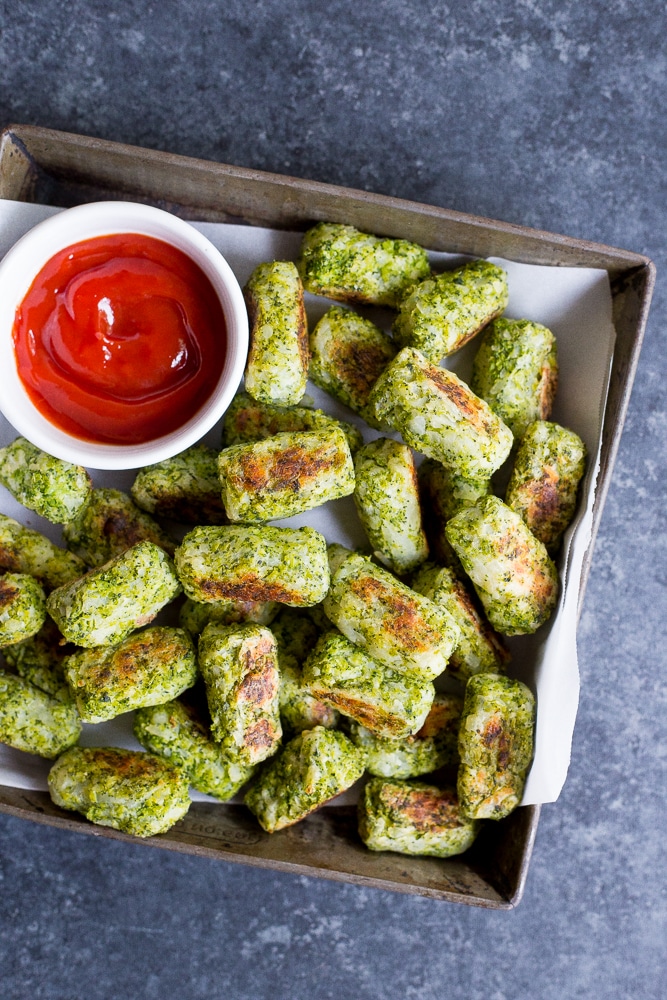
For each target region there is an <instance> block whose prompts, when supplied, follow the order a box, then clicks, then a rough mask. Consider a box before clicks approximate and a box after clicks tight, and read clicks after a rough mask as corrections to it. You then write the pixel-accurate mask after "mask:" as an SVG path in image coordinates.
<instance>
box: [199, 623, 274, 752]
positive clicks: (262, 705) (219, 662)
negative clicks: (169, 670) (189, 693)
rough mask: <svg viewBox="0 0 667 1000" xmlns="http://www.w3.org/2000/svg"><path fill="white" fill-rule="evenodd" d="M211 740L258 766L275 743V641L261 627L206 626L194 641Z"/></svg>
mask: <svg viewBox="0 0 667 1000" xmlns="http://www.w3.org/2000/svg"><path fill="white" fill-rule="evenodd" d="M199 669H200V670H201V673H202V677H203V678H204V684H205V685H206V698H207V701H208V707H209V710H210V712H211V732H212V734H213V738H214V739H215V740H216V741H217V742H218V743H220V744H221V745H222V747H223V748H224V749H225V750H226V751H227V752H228V753H229V754H231V755H233V756H234V757H235V758H236V759H237V760H239V761H240V762H241V763H243V764H247V765H251V764H259V763H260V761H262V760H266V758H267V757H271V756H272V755H273V754H274V753H275V752H276V750H277V749H278V746H279V744H280V740H281V737H282V727H281V725H280V709H279V700H278V690H279V686H280V674H279V672H278V657H277V653H276V642H275V639H274V637H273V635H272V633H271V632H270V631H269V629H268V628H266V627H264V626H263V625H250V624H246V625H216V624H215V623H213V624H210V625H207V626H206V628H205V629H204V631H203V632H202V634H201V636H200V637H199Z"/></svg>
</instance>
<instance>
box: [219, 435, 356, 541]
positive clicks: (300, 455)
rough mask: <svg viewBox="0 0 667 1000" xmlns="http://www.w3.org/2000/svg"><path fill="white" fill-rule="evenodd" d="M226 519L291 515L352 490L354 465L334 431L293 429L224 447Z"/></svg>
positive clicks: (254, 519) (221, 463)
mask: <svg viewBox="0 0 667 1000" xmlns="http://www.w3.org/2000/svg"><path fill="white" fill-rule="evenodd" d="M218 469H219V472H220V483H221V488H222V499H223V503H224V505H225V510H226V512H227V516H228V517H229V520H230V521H243V522H245V523H246V524H256V523H261V522H263V521H270V520H275V519H276V518H281V517H291V516H292V515H293V514H300V513H302V512H303V511H306V510H312V508H313V507H319V506H321V505H322V504H324V503H326V502H327V501H329V500H337V499H339V498H340V497H344V496H348V495H349V494H350V493H352V491H353V490H354V465H353V463H352V455H351V454H350V449H349V447H348V444H347V439H346V438H345V435H344V434H343V431H342V429H341V428H339V427H331V428H327V429H326V430H317V431H293V432H291V433H290V432H285V433H281V434H276V435H275V436H274V437H271V438H266V439H265V440H262V441H254V442H251V443H250V444H237V445H232V446H231V447H229V448H225V449H224V450H223V451H222V452H221V453H220V457H219V459H218Z"/></svg>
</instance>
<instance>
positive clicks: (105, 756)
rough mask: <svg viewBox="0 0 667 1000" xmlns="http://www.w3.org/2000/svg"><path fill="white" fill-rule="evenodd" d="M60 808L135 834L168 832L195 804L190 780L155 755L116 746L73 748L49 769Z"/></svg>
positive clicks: (50, 783) (100, 824) (50, 779)
mask: <svg viewBox="0 0 667 1000" xmlns="http://www.w3.org/2000/svg"><path fill="white" fill-rule="evenodd" d="M48 782H49V792H50V793H51V798H52V799H53V801H54V803H55V804H56V805H57V806H60V808H61V809H72V810H75V811H76V812H80V813H83V815H84V816H85V817H86V819H88V820H90V822H91V823H97V824H98V825H99V826H110V827H113V829H114V830H122V831H123V833H130V834H132V835H133V836H135V837H152V836H153V835H154V834H156V833H164V832H165V831H166V830H168V829H169V828H170V827H172V826H173V825H174V823H176V822H177V821H178V820H179V819H182V817H183V816H185V814H186V812H187V811H188V809H189V808H190V796H189V794H188V779H187V777H186V775H185V774H184V773H183V772H182V771H181V770H180V769H179V768H177V767H174V766H173V764H170V763H168V762H167V761H166V760H162V759H161V758H160V757H156V756H154V755H153V754H150V753H140V752H138V751H136V750H120V749H118V748H117V747H72V748H71V749H70V750H67V751H66V752H65V753H64V754H63V755H62V756H61V757H59V758H58V760H57V761H56V762H55V764H54V765H53V767H52V768H51V770H50V771H49V777H48Z"/></svg>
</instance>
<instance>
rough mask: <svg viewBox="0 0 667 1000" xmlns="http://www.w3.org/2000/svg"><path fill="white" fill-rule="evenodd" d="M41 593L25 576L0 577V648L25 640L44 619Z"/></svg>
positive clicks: (10, 574)
mask: <svg viewBox="0 0 667 1000" xmlns="http://www.w3.org/2000/svg"><path fill="white" fill-rule="evenodd" d="M45 600H46V598H45V595H44V591H43V590H42V588H41V587H40V585H39V583H38V582H37V580H35V578H34V577H32V576H28V574H27V573H4V574H3V575H0V646H9V645H10V644H11V643H13V642H21V641H22V640H23V639H29V638H30V636H33V635H35V634H36V633H37V632H39V630H40V629H41V627H42V625H43V624H44V620H45V618H46V603H45Z"/></svg>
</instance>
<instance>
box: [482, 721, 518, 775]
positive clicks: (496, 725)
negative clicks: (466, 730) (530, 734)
mask: <svg viewBox="0 0 667 1000" xmlns="http://www.w3.org/2000/svg"><path fill="white" fill-rule="evenodd" d="M481 740H482V743H483V744H484V746H485V747H488V748H489V750H491V751H492V752H493V754H494V759H495V761H496V770H497V771H498V772H502V771H505V770H507V767H508V765H509V762H510V751H511V740H510V735H509V733H508V731H507V729H506V727H505V726H504V725H503V720H502V717H501V716H500V715H492V716H491V718H490V719H488V720H487V722H486V725H485V726H484V729H483V731H482V733H481Z"/></svg>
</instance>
